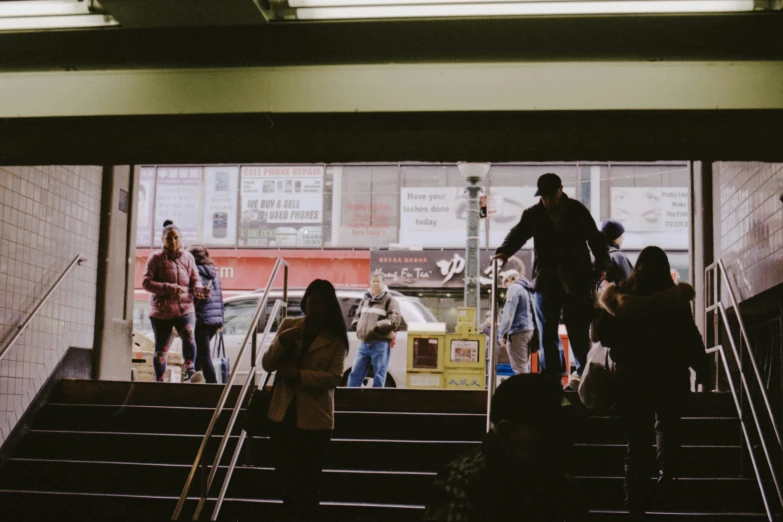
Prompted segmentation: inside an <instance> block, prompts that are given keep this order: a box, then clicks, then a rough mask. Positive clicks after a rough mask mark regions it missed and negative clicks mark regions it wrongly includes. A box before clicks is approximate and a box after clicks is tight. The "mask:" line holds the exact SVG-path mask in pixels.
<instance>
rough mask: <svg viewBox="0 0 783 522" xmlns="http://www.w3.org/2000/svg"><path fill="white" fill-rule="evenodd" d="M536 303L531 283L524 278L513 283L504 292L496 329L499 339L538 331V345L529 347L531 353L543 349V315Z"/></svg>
mask: <svg viewBox="0 0 783 522" xmlns="http://www.w3.org/2000/svg"><path fill="white" fill-rule="evenodd" d="M536 301H537V299H536V296H535V290H533V283H531V282H530V281H528V280H527V279H525V278H524V277H520V278H519V279H517V280H516V281H514V284H512V285H511V286H510V287H508V290H506V304H505V306H503V314H502V316H501V318H500V328H498V330H499V332H500V336H501V337H503V336H505V335H513V334H515V333H519V332H532V331H534V330H538V345H537V346H534V347H531V350H530V351H531V353H532V352H535V351H537V350H539V349H540V348H542V347H543V346H542V344H541V342H542V339H543V337H544V331H543V324H544V315H543V313H542V312H541V308H540V307H539V306H536ZM531 303H532V305H533V306H532V307H531ZM533 314H535V317H534V315H533Z"/></svg>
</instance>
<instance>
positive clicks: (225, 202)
mask: <svg viewBox="0 0 783 522" xmlns="http://www.w3.org/2000/svg"><path fill="white" fill-rule="evenodd" d="M238 194H239V167H236V166H217V167H206V168H205V169H204V215H203V217H202V219H201V227H202V230H201V238H202V241H203V243H204V244H205V245H207V246H234V245H236V242H237V197H238Z"/></svg>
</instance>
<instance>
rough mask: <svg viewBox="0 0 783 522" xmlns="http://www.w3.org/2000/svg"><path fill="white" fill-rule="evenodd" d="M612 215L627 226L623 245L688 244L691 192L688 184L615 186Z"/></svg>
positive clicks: (629, 247) (679, 246) (686, 246)
mask: <svg viewBox="0 0 783 522" xmlns="http://www.w3.org/2000/svg"><path fill="white" fill-rule="evenodd" d="M611 194H612V206H611V215H612V219H616V220H617V221H619V222H620V223H622V224H623V226H624V227H625V230H626V232H625V236H626V239H625V242H624V243H623V248H625V249H633V248H643V247H645V246H647V245H650V244H656V245H658V246H660V247H662V248H683V249H687V248H688V227H689V226H690V193H689V191H688V189H687V188H685V187H612V192H611Z"/></svg>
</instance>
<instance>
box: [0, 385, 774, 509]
mask: <svg viewBox="0 0 783 522" xmlns="http://www.w3.org/2000/svg"><path fill="white" fill-rule="evenodd" d="M221 391H222V389H221V388H220V387H218V386H207V385H183V384H157V383H123V382H94V381H72V380H64V381H61V382H60V384H59V385H58V387H57V389H56V390H55V392H54V393H53V395H52V397H51V399H50V401H49V403H48V404H46V405H45V406H44V408H43V409H42V410H41V412H40V413H39V414H38V415H37V416H36V418H35V419H34V421H33V424H32V426H31V429H30V431H29V432H28V433H27V434H26V435H25V436H24V437H23V439H22V440H21V442H20V443H19V445H18V446H17V447H16V448H15V450H14V454H13V455H11V458H10V459H8V460H7V461H6V462H5V463H4V466H3V467H2V468H1V469H0V506H2V513H3V515H4V517H3V518H4V519H7V520H19V521H27V520H57V519H72V518H78V519H79V520H141V519H144V520H168V519H169V518H170V517H171V513H172V511H173V509H174V505H175V504H176V501H177V498H178V496H179V493H180V491H181V488H182V485H183V484H184V481H185V478H186V476H187V473H188V470H189V467H190V465H191V464H192V461H193V458H194V456H195V454H196V451H197V449H198V447H199V444H200V441H201V436H202V435H203V433H204V431H205V429H206V427H207V424H208V422H209V419H210V417H211V415H212V412H213V410H214V406H215V405H216V403H217V400H218V397H219V395H220V392H221ZM237 391H238V390H237ZM336 400H337V410H338V413H337V417H336V431H335V433H334V437H333V441H332V444H331V446H330V449H329V454H328V459H327V463H326V467H325V468H326V471H325V474H324V490H323V495H322V499H323V502H322V505H323V509H322V514H323V516H324V518H325V519H327V520H330V521H331V520H334V521H338V520H339V521H348V522H350V521H357V522H358V521H362V522H382V521H389V522H391V521H395V522H397V521H399V522H406V521H414V520H420V519H421V517H422V514H423V506H424V504H425V502H426V499H427V495H428V486H429V484H430V482H431V481H432V480H433V478H434V476H435V474H436V472H437V471H438V470H439V469H441V468H442V467H443V466H444V465H445V464H446V463H448V462H449V461H450V460H452V459H453V458H454V457H456V456H457V455H459V454H460V453H463V452H464V451H466V450H469V449H470V448H472V447H474V446H475V444H477V442H478V441H479V440H480V439H481V437H482V435H483V433H484V429H485V422H486V417H485V414H484V409H485V408H486V406H485V405H486V402H485V394H483V393H480V392H455V391H416V390H368V389H356V390H343V389H341V390H338V392H337V394H336ZM229 403H232V402H231V401H229ZM686 409H687V411H686V417H687V418H686V420H685V421H684V425H685V426H684V439H685V440H684V444H685V447H684V449H683V456H684V459H685V460H684V463H683V469H682V471H683V479H682V480H681V491H682V496H683V498H684V499H685V500H684V502H683V505H682V506H680V508H679V509H677V511H678V512H677V513H655V514H653V516H651V520H653V521H657V520H661V521H670V522H676V521H681V520H682V521H686V520H699V521H704V520H726V521H740V522H741V521H745V520H748V521H750V520H753V521H756V520H758V521H761V520H764V519H765V516H764V514H763V506H762V503H761V496H760V494H759V491H758V486H757V484H756V482H755V480H753V479H752V478H744V477H742V476H741V469H740V466H741V456H742V450H741V448H740V446H739V444H740V432H739V422H738V421H737V419H736V411H734V409H733V403H732V401H731V397H730V396H729V395H724V394H700V395H698V396H695V397H693V401H692V404H689V405H688V406H687V408H686ZM229 414H230V412H224V415H223V417H222V418H221V424H222V426H221V425H218V427H217V430H216V432H220V433H222V427H224V426H225V422H226V420H227V418H228V416H229ZM239 424H241V419H240V423H239ZM579 432H580V433H579V434H578V435H577V439H578V444H577V446H576V448H575V451H574V454H575V456H574V460H573V463H572V464H573V469H572V470H571V473H572V474H574V475H576V476H577V477H578V478H579V479H580V482H581V483H582V484H583V485H584V487H585V488H586V489H587V491H588V492H589V495H590V498H591V499H592V500H591V504H592V505H591V508H592V510H593V514H592V518H593V519H595V520H614V519H617V520H619V519H621V518H623V517H624V515H625V513H624V512H623V510H622V500H623V491H622V478H621V477H622V470H623V456H624V452H625V447H624V444H623V436H622V430H621V428H620V425H619V422H618V421H617V420H616V419H612V418H609V417H601V416H594V417H590V418H588V419H586V422H585V425H584V426H583V427H581V428H580V429H579ZM218 440H219V439H218V437H217V436H216V437H213V444H212V446H211V447H210V448H208V452H209V451H211V452H214V451H215V449H216V447H217V443H218ZM235 442H236V438H234V439H233V441H232V444H233V443H235ZM232 444H229V447H228V449H227V452H226V462H225V463H224V464H227V462H228V459H229V456H230V454H231V452H232V451H233V446H232ZM224 473H225V468H224V469H222V470H221V472H220V473H218V481H219V482H222V476H223V474H224ZM651 480H652V479H651ZM214 489H215V490H217V487H216V488H214ZM276 493H277V491H276V487H275V481H274V472H273V470H272V468H271V462H270V455H269V451H268V445H267V441H266V439H264V438H262V437H258V438H256V439H255V440H254V447H253V461H252V463H251V466H248V467H239V468H237V470H236V472H235V473H234V477H233V479H232V481H231V486H230V487H229V490H228V495H227V499H226V501H225V503H224V504H223V508H222V510H221V513H220V519H221V520H231V521H234V520H275V518H276V514H277V513H279V511H280V508H281V505H280V503H279V502H278V501H277V500H276ZM191 494H193V495H194V496H195V495H197V494H198V486H197V485H196V486H195V487H194V489H193V491H192V492H191ZM195 501H196V499H195V498H194V499H193V500H192V501H190V503H189V505H186V509H185V511H184V512H183V516H182V517H181V518H180V520H189V519H190V513H192V510H193V507H194V505H195ZM207 513H211V505H209V504H208V510H207ZM6 516H7V517H8V518H6Z"/></svg>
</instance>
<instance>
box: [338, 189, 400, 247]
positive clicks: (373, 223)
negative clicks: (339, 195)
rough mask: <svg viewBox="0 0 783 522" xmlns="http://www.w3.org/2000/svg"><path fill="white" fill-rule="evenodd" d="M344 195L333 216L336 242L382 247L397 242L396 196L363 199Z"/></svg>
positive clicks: (341, 244)
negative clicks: (335, 225)
mask: <svg viewBox="0 0 783 522" xmlns="http://www.w3.org/2000/svg"><path fill="white" fill-rule="evenodd" d="M343 198H344V199H343V204H342V208H341V209H340V212H339V213H337V212H336V213H335V215H334V217H333V220H334V221H337V220H339V221H337V223H338V226H337V228H336V230H337V239H336V243H335V244H336V245H339V246H354V247H364V248H367V247H384V246H389V243H394V242H396V241H397V212H396V210H397V208H396V207H397V201H396V199H397V198H396V195H392V196H389V197H384V196H376V197H374V198H373V200H372V201H366V202H363V201H351V200H349V199H348V198H346V197H345V195H344V196H343Z"/></svg>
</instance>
